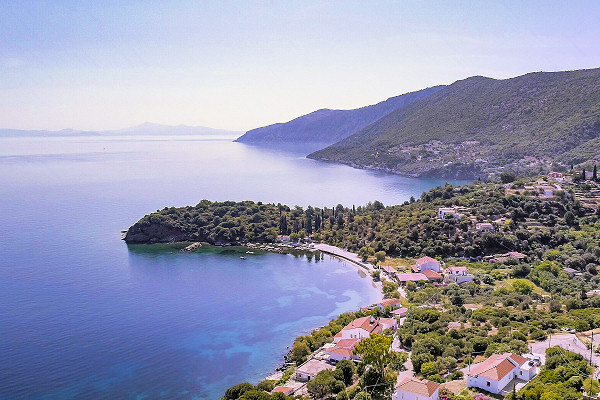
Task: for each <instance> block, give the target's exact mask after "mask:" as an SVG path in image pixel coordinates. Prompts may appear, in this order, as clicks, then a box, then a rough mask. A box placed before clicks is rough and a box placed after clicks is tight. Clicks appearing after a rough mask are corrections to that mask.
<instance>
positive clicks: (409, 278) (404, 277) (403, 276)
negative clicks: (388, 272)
mask: <svg viewBox="0 0 600 400" xmlns="http://www.w3.org/2000/svg"><path fill="white" fill-rule="evenodd" d="M396 279H397V280H398V282H400V284H406V282H420V281H423V282H426V281H428V279H427V276H425V275H424V274H422V273H420V272H418V273H397V274H396Z"/></svg>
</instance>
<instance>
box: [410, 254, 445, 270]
mask: <svg viewBox="0 0 600 400" xmlns="http://www.w3.org/2000/svg"><path fill="white" fill-rule="evenodd" d="M415 267H416V268H415ZM413 270H414V271H415V272H423V271H435V272H440V270H441V266H440V262H439V261H438V260H436V259H435V258H431V257H421V258H419V259H418V260H417V261H416V262H415V265H414V266H413Z"/></svg>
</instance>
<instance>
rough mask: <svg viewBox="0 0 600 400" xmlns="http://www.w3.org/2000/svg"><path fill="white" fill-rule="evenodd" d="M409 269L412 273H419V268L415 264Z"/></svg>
mask: <svg viewBox="0 0 600 400" xmlns="http://www.w3.org/2000/svg"><path fill="white" fill-rule="evenodd" d="M411 268H412V270H413V271H414V272H421V267H419V266H418V265H417V264H415V265H412V266H411Z"/></svg>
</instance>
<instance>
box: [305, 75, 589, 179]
mask: <svg viewBox="0 0 600 400" xmlns="http://www.w3.org/2000/svg"><path fill="white" fill-rule="evenodd" d="M595 143H597V144H600V68H596V69H588V70H577V71H560V72H532V73H529V74H525V75H521V76H518V77H514V78H508V79H493V78H487V77H482V76H474V77H469V78H466V79H463V80H459V81H456V82H454V83H453V84H451V85H449V86H446V87H444V88H443V89H442V90H440V91H438V92H437V93H434V94H432V95H431V96H429V97H427V98H425V99H422V100H420V101H417V102H414V103H412V104H410V105H408V106H406V107H404V108H402V109H399V110H396V111H394V112H392V113H390V114H388V115H386V116H384V117H383V118H381V119H379V120H378V121H376V122H375V123H373V124H371V125H369V126H368V127H365V128H363V129H362V130H360V131H358V132H357V133H355V134H353V135H351V136H349V137H347V138H345V139H343V140H341V141H339V142H337V143H335V144H333V145H331V146H329V147H327V148H325V149H321V150H318V151H316V152H314V153H311V154H309V156H308V157H309V158H313V159H318V160H324V161H334V162H341V163H344V164H348V165H351V166H354V167H358V168H369V169H380V170H385V171H389V172H395V173H400V174H404V175H409V176H423V177H426V176H437V177H452V178H467V179H471V178H476V177H485V176H489V175H490V174H495V173H499V172H500V171H501V170H502V169H504V168H509V169H513V170H518V171H521V172H525V173H539V172H540V171H544V170H547V169H550V168H552V167H553V166H554V165H556V164H563V165H567V164H570V163H575V164H580V163H585V162H590V161H598V160H600V150H598V149H599V148H598V147H597V146H594V144H595Z"/></svg>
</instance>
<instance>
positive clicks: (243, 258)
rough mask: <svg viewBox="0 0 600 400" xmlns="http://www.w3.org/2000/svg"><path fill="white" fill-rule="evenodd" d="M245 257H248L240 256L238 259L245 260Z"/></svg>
mask: <svg viewBox="0 0 600 400" xmlns="http://www.w3.org/2000/svg"><path fill="white" fill-rule="evenodd" d="M246 258H248V257H244V256H242V257H240V259H242V260H245V259H246Z"/></svg>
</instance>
